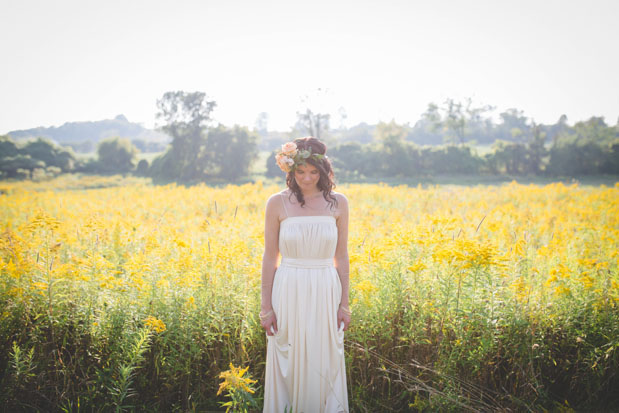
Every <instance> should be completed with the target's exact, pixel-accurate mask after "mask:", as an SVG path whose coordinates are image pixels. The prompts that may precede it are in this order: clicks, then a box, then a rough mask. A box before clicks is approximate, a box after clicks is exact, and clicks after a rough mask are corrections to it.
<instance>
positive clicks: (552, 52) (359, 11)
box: [0, 0, 619, 134]
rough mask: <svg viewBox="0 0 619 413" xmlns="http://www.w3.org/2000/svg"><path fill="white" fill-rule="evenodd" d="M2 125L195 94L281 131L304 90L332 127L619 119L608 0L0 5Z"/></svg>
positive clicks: (42, 1) (2, 0) (616, 37)
mask: <svg viewBox="0 0 619 413" xmlns="http://www.w3.org/2000/svg"><path fill="white" fill-rule="evenodd" d="M0 7H1V10H2V12H1V13H0V27H2V36H0V59H1V60H2V64H1V65H0V75H1V77H0V134H1V133H6V132H8V131H10V130H15V129H26V128H32V127H36V126H59V125H61V124H62V123H64V122H66V121H85V120H100V119H108V118H112V117H114V116H116V115H118V114H120V113H122V114H124V115H125V116H127V118H128V119H129V120H130V121H134V122H141V123H143V124H144V125H145V126H147V127H152V126H153V125H154V122H155V118H154V115H155V113H156V110H157V109H156V100H157V99H158V98H160V97H161V96H162V95H163V93H164V92H166V91H171V90H185V91H196V90H199V91H203V92H206V93H207V94H208V95H209V96H210V97H211V98H212V99H214V100H215V101H216V102H217V105H218V107H217V110H216V112H215V113H214V116H215V119H216V120H217V121H219V122H221V123H224V124H226V125H232V124H235V123H238V124H244V125H249V126H253V125H254V122H255V120H256V117H257V115H258V113H260V112H267V113H268V114H269V117H270V120H269V129H272V130H273V129H274V130H288V129H289V128H290V126H291V125H292V124H293V123H294V120H295V113H296V111H297V109H299V108H300V105H301V98H302V96H304V95H310V96H313V95H315V94H316V92H315V91H316V89H317V88H321V89H322V90H326V92H325V93H323V94H322V95H321V96H322V98H321V99H322V101H323V102H322V103H321V104H323V105H324V108H325V109H322V110H329V111H332V112H333V115H332V116H333V117H332V119H333V120H332V125H333V126H337V125H339V117H338V115H337V111H338V109H339V108H340V107H343V108H344V110H345V111H346V113H347V115H348V118H347V120H346V124H347V125H348V126H351V125H354V124H356V123H358V122H360V121H366V122H369V123H375V122H377V121H379V120H385V121H389V120H391V119H392V118H394V119H395V120H396V121H398V122H415V121H416V120H417V119H419V117H420V115H421V113H423V112H424V111H425V109H426V107H427V105H428V103H429V102H437V103H440V102H442V101H444V100H445V99H446V98H449V97H451V98H455V99H463V98H465V97H472V98H473V101H474V102H475V103H477V104H491V105H494V106H496V107H497V111H502V110H505V109H507V108H511V107H515V108H518V109H521V110H523V111H524V112H525V115H527V116H529V117H532V118H534V119H535V121H537V122H543V123H554V122H555V121H556V120H557V119H558V118H559V116H560V115H561V114H563V113H565V114H566V115H567V116H568V121H569V122H570V123H574V122H575V121H578V120H585V119H588V118H589V117H590V116H594V115H595V116H604V117H605V118H606V120H607V122H608V123H609V124H615V122H617V118H618V117H619V53H617V45H618V43H619V24H617V16H619V2H618V1H616V0H581V1H580V0H579V1H566V0H543V1H539V0H519V1H507V0H504V1H500V0H467V1H465V0H452V1H449V0H433V1H420V0H402V1H396V0H374V1H368V0H351V1H338V0H326V1H325V0H313V1H296V0H282V1H273V0H259V1H257V0H221V1H214V0H201V1H199V0H194V1H190V0H175V1H172V0H169V1H162V0H144V1H142V0H139V1H138V0H131V1H128V0H122V1H121V0H101V1H94V0H92V1H84V0H54V1H49V0H20V1H17V0H0Z"/></svg>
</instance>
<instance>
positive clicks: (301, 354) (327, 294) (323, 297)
mask: <svg viewBox="0 0 619 413" xmlns="http://www.w3.org/2000/svg"><path fill="white" fill-rule="evenodd" d="M336 244H337V226H336V224H335V218H334V217H332V216H297V217H288V218H286V219H284V220H283V221H282V222H281V224H280V230H279V250H280V253H281V255H282V261H281V264H280V265H279V267H278V268H277V271H276V272H275V279H274V281H273V295H272V303H273V310H274V311H275V314H276V316H277V326H278V330H279V331H278V333H277V334H276V335H275V336H267V341H268V342H267V357H266V380H265V391H264V412H265V413H283V412H284V409H286V411H287V412H293V413H323V412H324V413H339V412H348V394H347V392H346V367H345V359H344V332H343V331H342V330H340V329H339V327H338V325H337V309H338V307H339V305H340V300H341V297H342V285H341V283H340V279H339V276H338V274H337V270H336V269H335V267H334V266H333V256H334V254H335V247H336Z"/></svg>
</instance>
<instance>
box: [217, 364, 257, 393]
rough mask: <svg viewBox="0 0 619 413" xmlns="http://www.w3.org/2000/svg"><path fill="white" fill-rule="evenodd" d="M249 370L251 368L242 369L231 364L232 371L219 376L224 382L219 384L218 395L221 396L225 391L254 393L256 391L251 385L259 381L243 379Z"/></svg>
mask: <svg viewBox="0 0 619 413" xmlns="http://www.w3.org/2000/svg"><path fill="white" fill-rule="evenodd" d="M248 369H249V366H248V367H245V368H244V369H242V368H241V367H234V365H233V364H232V363H230V370H226V371H223V372H221V373H220V374H219V378H220V379H224V381H222V382H221V383H220V384H219V390H217V395H218V396H219V395H220V394H221V392H223V391H224V390H231V391H236V390H243V391H246V392H247V393H254V391H255V390H254V389H252V388H251V385H252V384H254V383H256V382H257V381H256V380H252V379H251V378H249V377H243V375H244V374H245V373H246V372H247V370H248Z"/></svg>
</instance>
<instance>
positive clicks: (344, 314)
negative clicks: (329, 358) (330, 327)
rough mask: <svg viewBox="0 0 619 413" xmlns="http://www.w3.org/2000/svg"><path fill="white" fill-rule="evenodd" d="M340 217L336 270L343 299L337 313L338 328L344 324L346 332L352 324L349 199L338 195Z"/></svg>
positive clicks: (338, 220) (338, 221)
mask: <svg viewBox="0 0 619 413" xmlns="http://www.w3.org/2000/svg"><path fill="white" fill-rule="evenodd" d="M336 196H337V202H338V210H339V216H338V218H337V246H336V248H335V268H336V269H337V274H338V275H339V277H340V283H341V284H342V298H341V301H340V307H339V308H338V311H337V325H338V328H339V326H340V323H341V322H344V330H347V329H348V324H350V307H349V303H348V291H349V276H348V274H349V272H350V261H349V259H348V199H346V197H345V196H344V195H342V194H337V195H336Z"/></svg>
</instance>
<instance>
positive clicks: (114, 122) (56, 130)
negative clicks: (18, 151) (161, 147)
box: [7, 115, 171, 145]
mask: <svg viewBox="0 0 619 413" xmlns="http://www.w3.org/2000/svg"><path fill="white" fill-rule="evenodd" d="M7 135H9V136H10V137H11V138H12V139H13V140H16V141H18V140H25V139H29V138H38V137H43V138H49V139H51V140H53V141H55V142H56V143H58V144H60V145H70V144H77V143H84V142H89V143H91V144H96V143H98V142H99V141H101V140H103V139H105V138H109V137H113V136H119V137H121V138H128V139H131V140H134V141H135V140H138V141H143V142H157V143H166V142H169V141H171V139H170V137H169V136H168V135H166V134H164V133H161V132H157V131H154V130H151V129H146V128H144V127H143V126H142V125H140V124H138V123H133V122H129V121H128V120H127V118H126V117H125V116H124V115H118V116H116V117H115V118H114V119H104V120H98V121H94V122H67V123H65V124H64V125H62V126H58V127H55V126H52V127H49V128H45V127H38V128H33V129H25V130H16V131H11V132H8V133H7Z"/></svg>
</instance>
